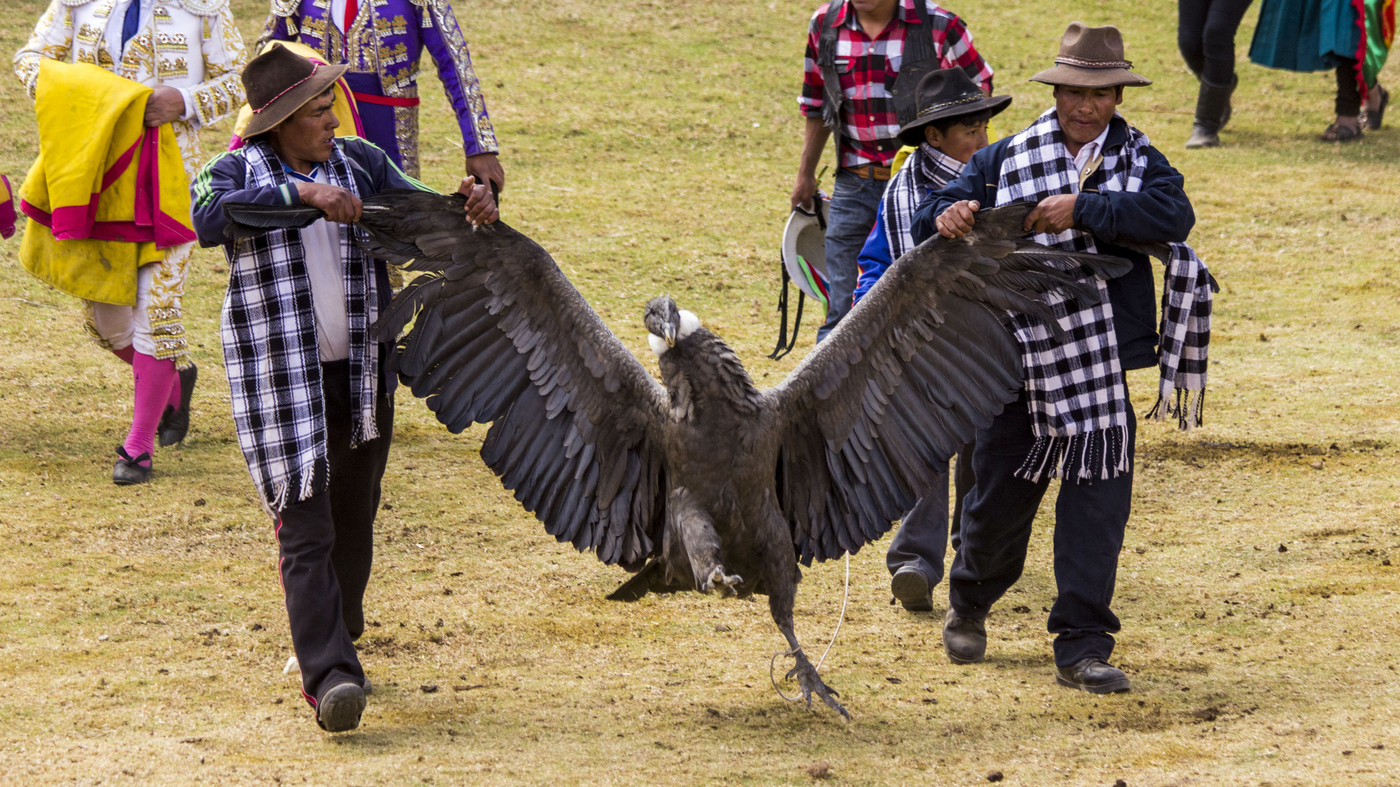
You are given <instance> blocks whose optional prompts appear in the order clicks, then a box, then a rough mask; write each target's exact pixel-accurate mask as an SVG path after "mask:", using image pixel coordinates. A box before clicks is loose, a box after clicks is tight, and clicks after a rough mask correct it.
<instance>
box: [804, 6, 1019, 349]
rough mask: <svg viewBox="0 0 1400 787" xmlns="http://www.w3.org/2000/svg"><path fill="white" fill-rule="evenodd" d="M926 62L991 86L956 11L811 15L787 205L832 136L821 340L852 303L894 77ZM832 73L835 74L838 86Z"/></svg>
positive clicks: (893, 148)
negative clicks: (801, 125)
mask: <svg viewBox="0 0 1400 787" xmlns="http://www.w3.org/2000/svg"><path fill="white" fill-rule="evenodd" d="M916 3H922V4H923V7H922V8H920V7H918V6H916ZM823 39H825V41H823ZM923 60H929V61H931V62H935V63H937V65H934V66H932V67H933V68H955V67H961V68H963V69H964V70H966V71H967V72H968V73H969V74H970V75H972V77H973V79H975V80H976V81H978V82H979V83H981V86H982V89H983V90H985V91H986V92H987V93H988V94H990V93H991V92H992V69H991V67H990V66H988V65H987V64H986V62H984V61H983V60H982V56H981V55H979V54H978V53H977V49H976V48H975V47H973V45H972V35H971V34H970V33H968V32H967V28H966V27H965V26H964V25H963V23H962V20H961V19H959V18H958V17H957V16H956V15H955V14H953V13H951V12H949V11H946V10H944V9H942V8H939V7H938V5H937V4H935V3H934V2H932V0H832V2H830V3H827V4H824V5H822V6H821V7H820V8H818V9H817V12H816V13H815V14H813V15H812V23H811V25H810V26H809V28H808V31H807V55H806V58H805V59H804V61H803V68H804V71H805V74H804V76H803V80H802V97H801V98H799V99H798V100H797V102H798V104H799V105H801V107H802V113H803V114H804V115H806V116H807V124H806V128H805V130H804V133H803V139H802V159H801V162H800V163H799V165H798V168H797V182H796V184H795V185H794V186H793V189H792V205H793V207H794V208H796V207H798V206H804V205H805V206H809V207H810V202H811V200H812V197H813V196H814V195H815V194H816V190H817V179H816V171H817V162H818V161H820V160H821V155H822V149H823V148H824V147H825V146H826V142H827V139H828V138H830V136H831V133H832V131H837V133H838V136H839V141H838V155H839V156H840V169H839V170H837V173H836V186H835V188H834V190H833V193H832V197H831V210H830V216H829V218H828V221H827V228H826V271H827V288H828V298H829V301H828V306H827V313H826V323H825V324H824V325H822V326H821V328H819V329H818V330H817V340H818V341H821V340H822V339H823V338H824V337H825V336H826V334H827V333H829V332H830V331H831V329H832V328H835V327H836V323H838V322H840V321H841V318H842V317H844V316H845V315H846V313H847V312H848V311H850V310H851V292H852V291H853V290H854V289H855V286H856V275H857V270H856V256H857V255H858V254H859V253H860V249H861V246H862V244H864V243H865V238H866V236H867V235H869V234H870V228H871V227H872V226H874V225H875V212H876V210H877V209H878V208H879V205H880V198H881V197H882V196H883V195H884V193H885V185H886V184H887V183H888V182H889V179H890V174H891V173H890V162H891V161H892V160H893V159H894V156H895V153H896V152H898V150H899V146H900V143H899V139H898V136H897V135H898V132H899V121H898V119H897V118H896V117H895V109H894V94H893V90H894V84H895V79H896V77H898V76H899V68H900V65H901V64H903V63H905V62H908V63H910V64H913V63H915V62H921V61H923ZM833 77H835V79H834V80H832V78H833ZM829 81H833V82H839V92H838V91H837V85H836V84H834V83H833V84H830V85H828V82H829Z"/></svg>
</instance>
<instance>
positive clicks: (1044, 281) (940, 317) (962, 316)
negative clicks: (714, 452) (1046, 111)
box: [765, 205, 1131, 561]
mask: <svg viewBox="0 0 1400 787" xmlns="http://www.w3.org/2000/svg"><path fill="white" fill-rule="evenodd" d="M1030 208H1031V206H1030V205H1011V206H1007V207H1004V208H996V209H993V210H986V211H982V212H980V213H978V214H977V224H976V228H975V230H974V231H973V232H972V233H969V234H968V235H967V236H965V237H964V238H962V239H959V240H956V241H954V240H948V239H946V238H941V237H935V238H933V239H930V240H929V241H927V242H925V243H923V244H921V245H920V246H918V247H917V248H915V249H914V250H913V251H911V252H909V253H908V254H906V255H904V256H903V257H901V258H900V259H899V260H898V261H896V262H895V264H894V265H893V266H891V267H890V269H889V271H887V272H886V273H885V275H884V276H883V277H882V278H881V280H880V282H879V283H878V284H876V285H875V287H874V288H872V289H871V290H870V292H869V294H868V295H866V296H865V297H864V298H863V299H862V300H861V302H860V303H859V304H857V305H856V307H855V308H854V309H853V310H852V311H851V312H850V314H848V315H847V316H846V317H845V319H843V320H842V321H841V323H840V325H838V326H837V328H836V329H835V330H834V331H832V332H831V334H830V335H829V336H827V338H826V339H825V340H824V341H823V342H822V343H821V344H819V345H817V348H816V349H815V350H813V351H812V353H811V354H810V355H808V356H807V357H806V358H805V359H803V361H802V363H801V364H799V365H798V367H797V368H796V369H794V370H793V372H792V374H790V375H789V376H788V378H787V379H786V380H784V381H783V383H782V384H781V385H779V386H778V387H777V388H774V389H772V390H771V391H768V392H766V394H765V396H766V397H767V399H768V404H769V406H770V407H772V409H773V411H774V412H775V414H776V419H775V423H776V424H777V428H778V429H779V430H780V432H781V436H780V440H781V445H782V449H781V458H780V460H779V468H778V495H779V498H780V500H779V503H780V505H781V507H782V509H783V511H784V513H785V515H786V516H787V518H788V522H789V524H790V525H791V527H792V533H793V541H794V544H795V546H796V548H797V551H798V555H799V556H800V557H801V558H802V559H803V560H804V561H809V560H811V559H813V558H815V559H817V560H828V559H831V558H836V557H840V556H841V555H842V554H844V553H847V552H851V553H853V552H855V551H856V550H858V549H860V547H861V546H863V545H865V544H867V543H869V542H871V541H874V540H875V539H877V538H879V537H880V536H881V535H883V534H884V533H885V532H886V531H887V530H889V528H890V523H891V521H893V520H895V519H898V518H899V517H901V516H903V515H904V514H905V513H906V512H907V511H909V509H910V508H911V507H913V504H914V502H915V501H916V500H917V499H918V498H919V496H920V495H921V494H923V493H924V492H925V491H926V490H927V489H929V487H930V485H931V484H932V482H933V480H934V477H935V469H936V468H941V467H947V462H948V458H949V457H950V456H952V455H953V454H954V453H956V452H957V451H958V450H960V449H961V448H962V446H963V445H965V444H966V443H967V442H968V440H970V439H971V438H972V436H973V434H974V433H975V431H976V430H977V429H979V428H982V427H984V426H986V425H988V424H989V423H991V420H992V418H994V417H995V416H996V415H997V414H998V413H1000V412H1001V410H1002V408H1004V407H1005V406H1006V405H1007V404H1008V403H1010V402H1012V401H1014V400H1015V399H1016V397H1017V394H1018V392H1019V390H1020V388H1021V386H1022V373H1021V356H1020V351H1019V349H1018V347H1017V345H1016V342H1015V340H1014V339H1013V337H1012V335H1011V333H1010V332H1009V331H1008V330H1007V329H1006V327H1004V326H1003V324H1002V321H1001V316H1002V310H1013V311H1020V312H1025V313H1028V314H1033V315H1035V316H1038V317H1040V318H1041V319H1042V320H1043V321H1044V322H1046V324H1047V325H1050V326H1052V330H1058V326H1056V325H1055V324H1054V319H1053V316H1052V313H1051V311H1050V308H1049V306H1048V304H1047V302H1046V300H1045V298H1046V295H1047V294H1049V293H1052V292H1054V293H1058V294H1060V295H1063V296H1066V297H1072V298H1075V299H1077V300H1078V301H1079V302H1080V303H1089V304H1092V303H1097V302H1098V301H1099V297H1100V296H1099V290H1098V287H1097V286H1095V285H1094V284H1093V282H1092V281H1084V280H1082V278H1076V277H1075V276H1073V275H1071V274H1070V273H1067V271H1075V270H1079V269H1081V268H1088V269H1089V270H1091V271H1093V272H1094V273H1095V274H1097V275H1099V276H1101V277H1103V278H1112V277H1114V276H1118V275H1122V274H1123V273H1125V272H1127V270H1129V269H1130V267H1131V264H1130V263H1129V262H1127V261H1126V260H1122V259H1119V258H1117V257H1107V256H1103V255H1093V254H1079V253H1075V252H1064V251H1059V250H1056V249H1051V248H1049V247H1046V246H1041V245H1039V244H1036V243H1032V242H1030V241H1026V240H1017V239H1016V236H1018V235H1021V234H1022V230H1021V222H1022V221H1023V220H1024V218H1025V216H1026V213H1027V212H1028V211H1029V210H1030Z"/></svg>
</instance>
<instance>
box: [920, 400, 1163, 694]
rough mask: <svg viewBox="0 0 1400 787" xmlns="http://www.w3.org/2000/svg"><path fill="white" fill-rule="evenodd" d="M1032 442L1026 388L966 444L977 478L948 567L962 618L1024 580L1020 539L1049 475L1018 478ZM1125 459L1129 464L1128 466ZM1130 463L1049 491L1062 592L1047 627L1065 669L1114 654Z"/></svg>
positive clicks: (1131, 422) (1132, 425)
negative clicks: (1118, 471)
mask: <svg viewBox="0 0 1400 787" xmlns="http://www.w3.org/2000/svg"><path fill="white" fill-rule="evenodd" d="M1136 437H1137V418H1136V416H1135V415H1134V414H1133V410H1132V407H1131V405H1130V406H1129V408H1128V461H1129V462H1130V463H1131V462H1132V461H1133V447H1134V441H1135V439H1136ZM1034 443H1035V434H1034V433H1032V432H1031V418H1030V414H1029V413H1028V412H1027V411H1026V393H1025V391H1022V392H1021V398H1019V399H1017V400H1016V401H1015V402H1014V403H1012V404H1009V405H1007V406H1006V409H1005V410H1003V411H1002V413H1001V415H999V416H997V417H996V419H995V420H993V421H992V423H991V425H990V426H988V427H987V428H986V429H982V430H981V431H979V432H978V433H977V445H976V447H975V448H974V449H973V450H972V465H973V470H974V471H975V473H976V476H977V478H976V481H975V482H974V485H973V487H972V490H971V491H969V492H968V493H967V500H966V501H965V503H964V508H963V515H962V522H961V523H960V524H961V531H960V532H959V534H958V535H959V540H960V543H958V544H957V546H956V549H957V556H956V557H954V558H953V568H952V571H950V572H949V573H948V591H949V592H948V603H949V604H950V605H951V606H952V608H953V609H954V610H956V611H957V613H958V614H959V615H961V616H963V617H967V618H982V617H985V616H986V614H987V611H988V610H990V609H991V608H992V605H993V604H994V603H996V601H997V600H998V599H1000V598H1001V597H1002V594H1004V593H1006V591H1007V590H1008V589H1010V587H1011V586H1012V585H1014V584H1016V580H1018V579H1020V578H1021V570H1022V569H1023V568H1024V567H1025V563H1026V547H1027V545H1028V544H1029V542H1030V537H1031V522H1032V521H1033V520H1034V519H1035V514H1036V510H1037V509H1038V508H1039V507H1040V500H1041V498H1042V497H1044V495H1045V491H1046V489H1047V487H1049V485H1050V479H1049V478H1042V479H1041V480H1040V481H1039V482H1037V483H1032V482H1030V481H1025V480H1022V479H1020V478H1017V477H1016V476H1015V472H1016V469H1017V468H1018V467H1020V466H1021V463H1022V462H1024V461H1025V459H1026V455H1027V454H1028V453H1030V450H1031V446H1032V445H1033V444H1034ZM1129 466H1130V467H1131V464H1130V465H1129ZM1132 498H1133V473H1132V471H1131V470H1129V472H1127V473H1124V474H1123V475H1121V476H1119V477H1117V478H1113V479H1109V480H1095V481H1093V482H1092V483H1076V482H1074V481H1063V482H1061V483H1060V489H1059V494H1058V495H1057V496H1056V499H1055V535H1054V545H1055V557H1054V565H1055V586H1056V588H1057V590H1058V591H1059V595H1058V597H1057V598H1056V599H1055V603H1054V606H1052V607H1051V608H1050V618H1049V621H1048V623H1047V626H1046V628H1048V629H1049V631H1050V633H1051V634H1054V635H1055V645H1054V649H1055V665H1056V666H1059V667H1067V666H1069V665H1071V664H1074V663H1075V662H1077V661H1079V660H1081V659H1085V658H1089V657H1091V656H1097V657H1098V658H1101V659H1103V660H1105V661H1107V660H1108V658H1109V657H1110V656H1112V655H1113V644H1114V642H1113V634H1114V633H1115V632H1117V631H1118V629H1119V623H1118V617H1117V616H1116V615H1114V614H1113V610H1112V609H1110V604H1112V602H1113V588H1114V584H1115V582H1116V580H1117V578H1118V553H1119V551H1120V550H1121V549H1122V548H1123V534H1124V530H1125V529H1126V528H1127V525H1128V513H1129V511H1130V510H1131V508H1132Z"/></svg>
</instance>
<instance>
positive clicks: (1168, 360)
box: [997, 109, 1211, 481]
mask: <svg viewBox="0 0 1400 787" xmlns="http://www.w3.org/2000/svg"><path fill="white" fill-rule="evenodd" d="M1149 144H1150V143H1149V141H1148V139H1147V136H1146V135H1144V134H1143V133H1142V132H1141V131H1138V130H1137V129H1135V128H1133V127H1132V126H1129V127H1128V141H1127V142H1126V143H1124V144H1123V146H1122V147H1120V148H1110V149H1108V150H1105V151H1103V162H1102V165H1101V168H1102V171H1103V176H1104V178H1103V179H1104V182H1103V185H1102V187H1101V190H1102V191H1126V192H1136V191H1140V190H1141V189H1142V175H1143V172H1144V171H1145V170H1146V168H1147V155H1146V150H1147V147H1148V145H1149ZM1078 191H1079V170H1078V169H1077V168H1076V167H1075V166H1074V157H1073V156H1071V155H1069V151H1068V150H1066V148H1065V146H1064V142H1063V137H1062V135H1061V132H1060V127H1059V121H1058V120H1057V118H1056V114H1055V110H1054V109H1051V110H1049V111H1047V112H1046V113H1045V114H1043V115H1041V116H1040V117H1039V118H1038V119H1037V120H1036V121H1035V123H1033V124H1031V126H1030V127H1029V128H1027V129H1026V130H1025V131H1022V132H1021V133H1020V134H1017V135H1016V136H1015V137H1014V138H1012V140H1011V143H1010V145H1009V147H1008V148H1007V156H1006V159H1005V161H1004V162H1003V163H1002V167H1001V173H1000V175H999V178H998V183H997V205H999V206H1000V205H1007V204H1010V203H1013V202H1027V201H1029V202H1038V201H1040V200H1042V199H1044V198H1046V197H1050V196H1053V195H1056V194H1073V193H1077V192H1078ZM1035 240H1036V241H1037V242H1039V243H1043V244H1045V245H1047V246H1055V247H1059V248H1063V249H1074V250H1076V251H1088V252H1097V249H1096V248H1095V246H1094V240H1093V237H1092V236H1091V235H1089V234H1088V233H1085V232H1080V231H1078V230H1074V229H1070V230H1067V231H1065V232H1062V233H1059V234H1056V235H1049V234H1044V233H1042V234H1038V235H1036V236H1035ZM1170 247H1171V254H1170V261H1169V262H1168V264H1167V265H1166V274H1165V279H1166V281H1165V285H1164V287H1163V292H1162V323H1161V327H1160V334H1161V339H1160V351H1159V355H1158V364H1159V367H1160V371H1161V382H1160V385H1159V389H1158V398H1157V404H1156V405H1155V406H1154V407H1153V408H1152V411H1151V413H1149V416H1151V417H1155V418H1158V419H1163V418H1165V417H1166V416H1167V415H1168V414H1171V415H1175V416H1176V417H1177V421H1178V425H1179V426H1180V427H1181V428H1182V429H1190V428H1191V427H1192V426H1193V425H1199V424H1200V423H1201V416H1202V412H1201V410H1202V405H1203V402H1204V397H1205V387H1206V366H1207V348H1208V346H1209V343H1210V308H1211V290H1210V274H1209V272H1208V271H1207V270H1206V266H1205V263H1203V262H1201V260H1200V258H1199V257H1197V256H1196V253H1195V252H1194V251H1192V249H1191V247H1190V246H1187V245H1186V244H1184V243H1173V244H1170ZM1077 273H1078V274H1079V275H1080V276H1081V278H1083V279H1084V280H1085V281H1087V280H1088V279H1090V278H1091V277H1093V274H1092V273H1090V272H1089V271H1088V269H1087V268H1080V269H1079V270H1078V271H1077ZM1096 283H1097V285H1098V288H1099V293H1100V294H1101V295H1102V302H1101V303H1100V304H1099V305H1097V306H1092V307H1089V308H1084V309H1078V310H1077V311H1073V312H1071V311H1070V310H1069V308H1068V306H1069V305H1068V304H1066V303H1065V302H1064V301H1063V300H1061V301H1057V302H1055V303H1054V304H1053V305H1054V309H1055V314H1056V316H1057V317H1058V319H1059V323H1060V326H1061V328H1063V329H1064V330H1065V332H1066V333H1067V334H1068V335H1069V338H1067V339H1066V340H1064V341H1057V340H1056V339H1054V338H1053V337H1052V336H1051V335H1050V332H1049V331H1048V330H1046V328H1045V326H1044V325H1043V324H1041V322H1040V321H1039V320H1037V319H1035V318H1033V317H1029V316H1026V315H1023V314H1013V315H1011V318H1012V324H1013V326H1014V328H1015V333H1016V340H1017V342H1018V343H1019V344H1020V345H1021V358H1022V362H1023V366H1024V368H1025V379H1026V395H1027V398H1028V399H1029V407H1030V414H1031V425H1032V429H1033V430H1034V432H1035V435H1036V442H1035V446H1034V448H1033V449H1032V450H1031V453H1030V455H1029V456H1027V457H1026V461H1025V463H1024V464H1023V465H1022V466H1021V468H1020V469H1019V470H1017V471H1016V474H1017V475H1018V476H1020V477H1021V478H1025V479H1026V480H1030V481H1037V480H1039V479H1040V478H1042V477H1043V476H1044V475H1045V474H1046V473H1047V472H1048V473H1049V474H1050V475H1051V476H1054V477H1057V478H1062V479H1070V478H1073V479H1077V480H1092V479H1095V478H1100V479H1106V478H1116V477H1118V476H1119V475H1120V474H1122V473H1125V472H1127V471H1128V453H1127V450H1126V446H1127V441H1128V415H1127V414H1128V402H1127V385H1126V383H1125V381H1124V379H1123V369H1122V367H1121V366H1120V365H1119V362H1118V337H1117V335H1116V334H1115V332H1114V329H1113V306H1112V304H1110V303H1109V300H1108V290H1107V286H1106V285H1105V283H1104V282H1103V281H1102V280H1097V281H1096ZM1074 305H1076V306H1077V304H1074ZM1164 405H1165V406H1164Z"/></svg>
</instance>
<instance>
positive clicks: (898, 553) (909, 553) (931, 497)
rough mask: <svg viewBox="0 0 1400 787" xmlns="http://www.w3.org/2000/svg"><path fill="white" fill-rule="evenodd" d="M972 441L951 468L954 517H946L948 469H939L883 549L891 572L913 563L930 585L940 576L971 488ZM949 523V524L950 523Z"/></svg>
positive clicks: (934, 583) (941, 578) (956, 534)
mask: <svg viewBox="0 0 1400 787" xmlns="http://www.w3.org/2000/svg"><path fill="white" fill-rule="evenodd" d="M973 445H974V444H973V443H968V444H967V445H965V446H963V448H962V450H961V451H959V452H958V459H957V462H956V463H954V470H953V473H952V475H953V488H954V490H955V492H954V502H953V518H952V520H951V522H950V521H949V519H948V473H946V472H944V473H939V474H938V477H937V478H935V479H934V481H933V488H931V489H929V490H928V491H926V492H924V496H923V497H921V498H919V502H917V503H915V504H914V507H913V508H911V509H910V510H909V513H907V514H905V515H904V519H903V521H901V522H900V523H899V530H897V531H895V534H894V539H893V540H892V541H890V551H889V552H886V553H885V565H886V566H887V567H888V568H889V570H890V576H894V575H895V573H897V572H898V571H899V570H900V569H901V568H904V567H905V566H913V567H914V568H917V569H918V570H919V571H921V572H923V575H924V578H925V579H927V580H928V584H929V586H930V587H932V586H933V585H937V584H938V583H939V582H941V581H942V580H943V565H944V562H945V560H946V558H947V556H948V542H949V540H950V539H949V537H950V536H951V540H952V542H953V550H954V551H957V549H958V523H959V522H961V521H962V508H963V499H964V498H965V497H966V496H967V492H968V490H970V489H971V488H972V483H973V475H972V448H973ZM950 525H951V527H950Z"/></svg>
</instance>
